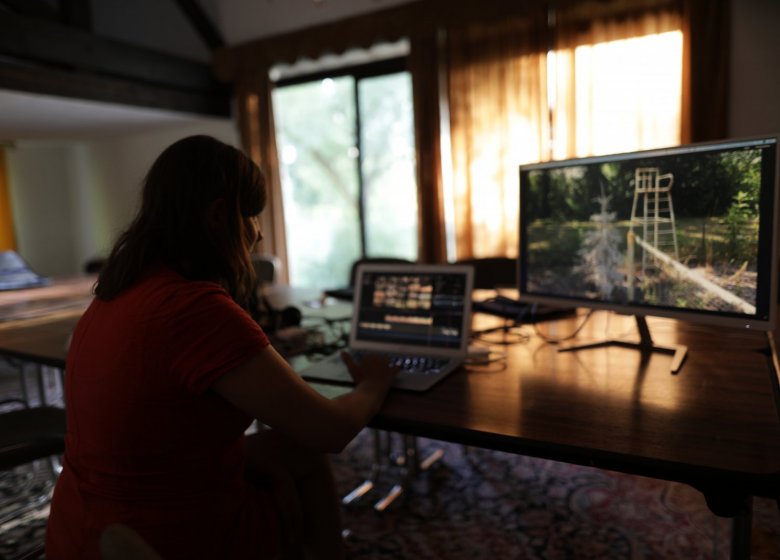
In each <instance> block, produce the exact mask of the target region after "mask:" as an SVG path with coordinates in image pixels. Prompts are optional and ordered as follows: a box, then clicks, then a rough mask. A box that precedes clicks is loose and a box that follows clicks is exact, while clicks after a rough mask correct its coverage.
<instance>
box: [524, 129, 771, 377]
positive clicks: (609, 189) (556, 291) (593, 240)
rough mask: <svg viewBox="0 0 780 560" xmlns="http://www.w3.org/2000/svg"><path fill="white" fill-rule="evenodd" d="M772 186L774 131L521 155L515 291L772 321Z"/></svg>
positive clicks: (536, 298)
mask: <svg viewBox="0 0 780 560" xmlns="http://www.w3.org/2000/svg"><path fill="white" fill-rule="evenodd" d="M777 189H778V161H777V137H776V136H767V137H762V138H752V139H744V140H730V141H720V142H711V143H700V144H691V145H684V146H677V147H672V148H666V149H657V150H648V151H642V152H633V153H625V154H616V155H608V156H598V157H588V158H578V159H570V160H565V161H552V162H546V163H538V164H531V165H523V166H521V167H520V235H519V237H520V247H519V254H520V258H519V262H518V268H519V274H518V288H519V292H520V299H521V300H522V301H528V302H531V303H545V304H552V305H565V306H582V307H590V308H597V309H608V310H613V311H616V312H619V313H625V314H633V315H635V316H636V317H637V321H638V324H639V327H640V333H641V335H642V342H641V343H640V344H639V346H640V347H641V348H642V349H649V350H655V349H660V350H670V349H668V348H666V349H664V348H658V347H655V346H653V344H652V340H651V339H650V335H649V332H648V331H647V325H646V323H645V322H644V319H643V318H644V316H646V315H657V316H663V317H672V318H676V319H684V320H691V321H697V322H705V323H710V324H715V325H723V326H732V327H742V328H752V329H762V330H771V329H772V328H773V326H774V321H775V311H776V307H777V295H776V290H777V251H778V247H777V232H776V229H777V228H776V220H777V204H778V192H777ZM606 343H608V344H611V343H615V341H607V342H606ZM683 358H684V351H682V354H681V353H680V351H679V349H677V361H679V362H680V363H679V364H676V367H677V368H679V366H680V365H681V362H682V359H683ZM673 369H675V366H673Z"/></svg>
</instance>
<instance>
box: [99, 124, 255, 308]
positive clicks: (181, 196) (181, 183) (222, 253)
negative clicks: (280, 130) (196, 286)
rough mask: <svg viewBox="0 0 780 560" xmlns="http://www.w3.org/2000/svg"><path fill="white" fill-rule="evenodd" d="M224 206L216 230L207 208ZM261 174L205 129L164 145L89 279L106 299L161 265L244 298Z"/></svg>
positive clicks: (250, 286)
mask: <svg viewBox="0 0 780 560" xmlns="http://www.w3.org/2000/svg"><path fill="white" fill-rule="evenodd" d="M218 200H221V201H222V202H221V204H223V206H224V210H225V212H224V224H223V227H220V228H219V230H218V231H215V228H214V227H213V224H212V223H211V222H210V218H209V212H210V211H211V208H212V206H213V203H214V202H215V201H218ZM265 201H266V193H265V181H264V178H263V175H262V173H261V171H260V169H259V168H258V167H257V165H255V163H254V162H253V161H252V160H251V159H249V158H248V157H247V156H246V155H244V154H243V153H242V152H240V151H239V150H237V149H236V148H234V147H232V146H229V145H228V144H225V143H223V142H220V141H219V140H217V139H215V138H212V137H210V136H202V135H200V136H189V137H187V138H183V139H182V140H179V141H177V142H175V143H173V144H172V145H170V146H169V147H168V148H166V149H165V150H164V151H163V152H162V153H161V154H160V155H159V156H158V158H157V160H156V161H155V162H154V164H152V167H151V168H150V169H149V172H148V174H147V175H146V179H145V181H144V185H143V194H142V201H141V209H140V211H139V212H138V214H137V215H136V217H135V219H134V220H133V222H132V223H131V224H130V226H129V227H128V229H127V230H125V231H124V232H123V233H122V234H121V235H120V236H119V239H118V240H117V242H116V244H115V245H114V248H113V250H112V251H111V254H110V255H109V257H108V260H107V261H106V263H105V265H104V266H103V268H102V270H101V272H100V276H99V277H98V281H97V284H96V286H95V294H96V295H97V296H98V297H99V298H100V299H103V300H110V299H112V298H114V297H116V296H117V295H119V293H120V292H122V291H123V290H125V289H126V288H128V287H129V286H131V285H132V284H134V283H135V282H137V281H138V280H139V279H140V278H141V276H142V275H143V274H144V273H145V272H146V271H147V270H149V268H150V267H152V266H154V265H158V264H163V265H167V266H169V267H171V268H172V269H174V270H176V271H177V272H178V273H179V274H181V275H182V276H184V277H185V278H188V279H191V280H211V281H215V282H219V283H221V284H222V285H223V286H224V287H225V289H226V290H227V291H228V293H229V294H230V295H231V297H233V299H234V300H236V302H238V303H239V304H241V305H246V303H247V300H248V298H249V297H250V295H251V294H252V292H253V290H254V288H255V273H254V269H253V267H252V259H251V251H252V246H251V245H252V241H253V240H250V239H249V237H248V235H247V230H246V227H247V226H246V224H245V222H246V220H248V219H249V218H251V217H252V216H256V215H257V214H259V213H260V212H261V210H262V209H263V208H264V207H265Z"/></svg>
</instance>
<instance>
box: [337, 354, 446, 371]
mask: <svg viewBox="0 0 780 560" xmlns="http://www.w3.org/2000/svg"><path fill="white" fill-rule="evenodd" d="M350 353H351V354H352V356H353V357H354V358H355V360H356V361H360V359H361V358H362V355H363V353H362V352H360V351H355V350H353V351H352V352H350ZM372 354H376V352H372ZM379 355H380V356H383V357H384V358H386V359H387V363H388V365H389V366H390V367H400V368H401V371H403V372H408V373H415V374H432V373H439V372H440V371H441V370H442V368H444V367H445V366H446V365H447V364H448V363H449V360H448V359H447V358H434V357H431V356H407V355H403V354H385V353H380V354H379Z"/></svg>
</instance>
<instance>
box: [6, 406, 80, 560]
mask: <svg viewBox="0 0 780 560" xmlns="http://www.w3.org/2000/svg"><path fill="white" fill-rule="evenodd" d="M0 404H3V405H5V404H21V405H22V406H23V407H24V408H21V409H18V410H11V411H8V412H2V413H0V469H2V470H10V469H13V468H16V467H19V466H22V465H26V464H29V463H32V462H33V461H36V460H38V459H51V458H53V457H54V456H57V455H59V454H61V453H62V452H63V451H64V450H65V410H64V409H62V408H57V407H53V406H38V407H33V408H29V407H27V405H26V403H24V401H21V400H20V399H7V400H4V401H0ZM51 466H52V479H56V476H57V474H58V473H57V468H55V467H54V465H53V464H52V465H51ZM48 499H49V494H48V492H46V493H44V494H43V495H40V496H36V497H35V498H33V499H31V500H29V501H27V502H26V503H23V504H21V505H20V506H19V507H18V508H15V509H14V510H12V511H11V512H9V513H8V514H6V515H4V516H3V518H2V519H0V524H4V523H6V522H8V521H10V520H12V519H15V518H17V517H19V516H20V515H23V514H24V513H26V512H28V511H31V510H33V509H35V508H37V507H40V506H41V505H42V504H43V503H45V501H46V500H48ZM43 548H44V545H43V543H40V544H38V545H36V546H35V547H34V548H33V549H31V550H29V551H27V552H26V553H25V554H24V556H23V558H25V559H26V558H37V557H39V556H40V555H42V554H43Z"/></svg>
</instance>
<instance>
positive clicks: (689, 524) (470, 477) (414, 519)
mask: <svg viewBox="0 0 780 560" xmlns="http://www.w3.org/2000/svg"><path fill="white" fill-rule="evenodd" d="M369 437H370V435H369V433H368V432H363V433H362V434H361V435H360V436H359V437H358V438H357V439H356V440H355V441H354V442H352V443H351V444H350V445H349V446H348V447H347V449H345V450H344V452H343V453H342V454H341V455H339V456H337V457H335V458H334V461H333V464H334V471H335V474H336V478H337V480H338V484H339V487H340V489H341V490H342V492H343V493H347V492H349V491H350V490H351V489H352V488H354V487H355V486H357V485H358V484H359V483H360V482H361V481H362V480H363V477H366V476H368V475H369V473H370V469H369V468H367V467H368V465H370V464H371V453H372V451H371V450H372V447H371V441H370V439H368V438H369ZM419 444H420V447H421V449H422V452H421V456H423V457H424V456H425V454H426V452H427V453H431V452H432V451H433V450H435V449H443V450H444V452H445V453H444V456H443V458H442V459H441V460H440V461H439V462H438V463H436V464H434V466H433V467H432V468H431V469H430V470H428V471H426V472H424V473H421V474H420V475H418V476H417V477H416V478H415V479H414V481H413V483H412V485H411V489H410V491H408V492H405V493H404V494H403V495H402V497H401V498H399V499H398V500H397V501H396V502H394V503H393V504H392V505H391V506H390V507H389V508H388V509H387V510H385V511H384V512H382V513H378V512H376V511H375V510H374V509H373V507H372V506H373V503H374V502H376V501H377V500H378V499H379V498H380V497H381V495H382V494H383V492H386V491H387V489H388V488H389V487H390V486H391V485H392V484H393V483H394V482H396V481H397V480H398V478H397V473H394V474H396V477H395V478H393V477H389V476H386V477H385V479H386V480H385V481H384V483H383V484H380V485H378V486H379V488H377V491H375V492H374V493H372V494H370V495H367V496H365V497H364V498H363V499H361V500H360V501H359V502H358V503H356V504H352V505H351V506H350V507H347V508H345V512H344V524H345V526H346V527H347V528H348V529H349V530H350V531H351V536H350V538H349V539H348V541H347V542H348V551H349V556H348V557H349V558H350V559H351V560H358V559H376V560H384V559H391V558H413V559H419V560H423V559H447V560H459V559H469V560H483V559H484V560H487V559H491V560H494V559H526V560H536V559H539V560H558V559H561V560H563V559H566V560H586V559H592V560H596V559H620V560H624V559H625V560H640V559H658V558H670V559H685V560H694V559H702V560H704V559H722V558H728V557H729V554H730V537H731V523H730V520H728V519H723V518H719V517H716V516H715V515H713V514H712V513H710V511H709V510H708V509H707V506H706V504H705V502H704V498H703V497H702V495H701V494H699V493H698V492H697V491H695V490H693V489H692V488H690V487H688V486H685V485H682V484H677V483H670V482H663V481H659V480H654V479H649V478H643V477H637V476H629V475H624V474H620V473H614V472H609V471H604V470H600V469H596V468H588V467H581V466H575V465H568V464H565V463H558V462H555V461H547V460H542V459H534V458H529V457H521V456H517V455H512V454H508V453H501V452H496V451H488V450H484V449H477V448H468V449H464V448H463V447H462V446H459V445H453V444H445V443H441V442H435V441H429V440H422V439H421V440H419ZM388 474H390V473H388ZM380 480H381V479H380ZM378 490H382V491H381V492H380V491H378ZM753 558H754V559H758V560H770V559H780V514H779V513H778V508H777V506H776V504H775V502H774V501H772V500H766V499H755V501H754V520H753Z"/></svg>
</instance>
